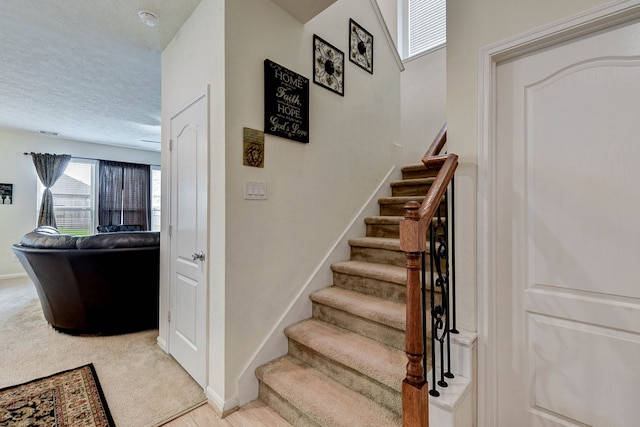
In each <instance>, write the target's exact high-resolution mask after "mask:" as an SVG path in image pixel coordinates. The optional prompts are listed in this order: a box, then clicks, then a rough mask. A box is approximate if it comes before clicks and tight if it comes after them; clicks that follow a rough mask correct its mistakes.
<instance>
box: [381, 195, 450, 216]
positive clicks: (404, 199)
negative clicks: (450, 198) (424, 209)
mask: <svg viewBox="0 0 640 427" xmlns="http://www.w3.org/2000/svg"><path fill="white" fill-rule="evenodd" d="M425 194H426V193H425ZM424 197H425V195H424V194H423V195H422V196H398V197H383V198H380V199H378V205H379V206H380V215H382V216H402V217H404V215H405V213H406V210H405V208H404V207H405V205H406V204H407V203H408V202H412V201H414V202H418V203H420V204H422V201H423V200H424ZM444 201H445V199H444V197H443V198H442V203H441V204H440V206H441V212H442V214H443V216H446V215H447V209H446V204H445V203H444Z"/></svg>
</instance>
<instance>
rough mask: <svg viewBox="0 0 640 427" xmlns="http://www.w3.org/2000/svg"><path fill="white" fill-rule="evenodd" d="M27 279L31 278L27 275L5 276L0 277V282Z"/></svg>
mask: <svg viewBox="0 0 640 427" xmlns="http://www.w3.org/2000/svg"><path fill="white" fill-rule="evenodd" d="M27 277H29V276H27V273H16V274H3V275H2V276H0V280H14V279H25V278H27Z"/></svg>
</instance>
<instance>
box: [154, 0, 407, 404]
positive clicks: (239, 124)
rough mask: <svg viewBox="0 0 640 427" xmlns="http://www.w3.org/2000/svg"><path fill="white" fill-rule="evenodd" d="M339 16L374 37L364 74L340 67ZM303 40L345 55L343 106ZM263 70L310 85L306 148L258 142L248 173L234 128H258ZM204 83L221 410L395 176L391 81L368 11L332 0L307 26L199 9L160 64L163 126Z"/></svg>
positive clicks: (242, 3) (356, 1) (243, 3)
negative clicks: (251, 188) (271, 67)
mask: <svg viewBox="0 0 640 427" xmlns="http://www.w3.org/2000/svg"><path fill="white" fill-rule="evenodd" d="M222 10H223V11H224V12H223V13H224V22H223V23H221V22H220V13H221V11H222ZM350 17H351V18H353V19H355V20H356V21H357V22H358V23H359V24H361V25H362V26H363V27H365V28H366V29H367V30H368V31H370V32H371V33H373V34H374V38H375V46H374V57H375V58H374V67H375V68H374V74H373V75H371V74H369V73H367V72H366V71H364V70H362V69H360V68H358V67H357V66H356V65H355V64H353V63H351V62H350V61H349V59H348V57H347V56H346V55H347V54H348V25H349V18H350ZM314 33H315V34H318V35H319V36H320V37H322V38H323V39H325V40H326V41H328V42H329V43H331V44H333V45H335V46H336V47H338V48H339V49H341V50H342V51H343V52H344V53H345V96H344V97H342V96H340V95H337V94H335V93H333V92H330V91H328V90H327V89H325V88H323V87H321V86H318V85H316V84H314V83H313V76H312V50H313V49H312V38H313V34H314ZM221 34H223V35H224V37H223V38H222V40H225V45H224V46H223V47H221V46H220V40H221V37H222V36H221ZM265 59H270V60H272V61H274V62H277V63H278V64H280V65H282V66H284V67H286V68H289V69H290V70H293V71H295V72H297V73H299V74H302V75H303V76H305V77H307V78H309V79H310V84H309V86H310V87H309V92H310V142H309V143H308V144H303V143H299V142H295V141H291V140H288V139H284V138H279V137H275V136H271V135H265V151H266V153H265V166H264V168H252V167H248V166H244V165H243V162H242V147H243V144H242V130H243V128H244V127H250V128H253V129H258V130H263V109H264V107H263V102H264V100H263V94H264V88H263V79H264V76H263V61H264V60H265ZM181 63H183V64H184V65H180V64H181ZM219 64H224V65H225V69H224V70H220V69H219V68H218V67H219ZM221 78H224V82H225V85H224V88H219V84H220V79H221ZM207 83H209V84H212V93H213V94H214V95H213V99H212V107H213V110H214V111H213V112H212V115H211V126H212V129H213V130H212V140H211V148H212V155H211V157H210V161H211V162H212V168H211V172H212V177H211V181H210V185H211V186H212V191H210V195H211V196H212V197H213V199H214V200H215V201H214V200H212V204H211V213H210V221H209V223H210V225H211V227H212V229H211V233H210V239H211V242H212V244H213V246H214V249H220V250H221V248H222V247H224V253H218V255H216V256H210V257H209V258H208V259H209V260H212V259H213V260H215V261H214V264H211V265H210V271H211V275H210V290H211V293H212V298H211V299H210V303H211V304H212V306H211V307H210V316H211V320H210V323H209V325H210V327H211V329H212V331H211V333H210V353H211V357H210V360H209V366H210V374H209V387H210V388H211V391H212V393H213V394H214V395H215V396H217V397H218V398H220V399H221V400H222V401H223V402H220V403H223V404H224V405H227V404H228V403H229V402H233V401H234V399H236V397H237V396H238V394H239V392H240V391H239V390H238V384H237V381H238V378H239V376H240V375H241V374H242V373H243V372H244V371H245V368H246V367H247V366H248V364H250V363H251V361H252V358H253V355H254V354H256V353H257V352H258V351H259V350H260V347H261V346H262V345H263V342H264V341H265V340H266V339H267V337H269V336H270V334H271V331H272V329H273V328H274V326H275V325H277V323H278V321H279V319H280V318H281V317H282V316H283V314H284V313H285V312H286V311H287V308H288V307H289V306H290V305H291V304H292V303H293V302H294V301H295V299H296V296H297V294H298V293H299V292H300V289H301V288H302V287H303V286H304V284H305V283H307V281H308V280H309V278H310V277H311V275H312V274H313V272H314V270H315V268H316V267H317V266H318V265H319V264H320V263H321V262H322V260H323V258H324V257H325V256H326V254H327V253H328V252H329V251H330V250H331V248H332V247H333V245H334V243H335V241H336V239H337V238H338V237H339V236H340V235H341V234H342V233H343V232H344V230H345V229H346V228H347V227H348V225H349V223H350V221H351V220H352V219H353V217H354V216H356V215H357V214H358V212H359V210H360V209H361V208H362V206H363V205H364V204H365V203H366V202H367V200H368V199H369V197H370V196H371V195H372V193H374V192H375V190H376V188H377V186H378V185H379V183H380V182H381V181H382V180H383V179H384V178H385V177H386V176H387V174H388V173H389V171H390V170H391V169H392V168H393V165H394V158H393V155H394V149H393V146H394V144H397V143H398V142H399V138H400V69H399V67H398V64H397V63H396V62H395V59H394V57H393V56H392V53H391V50H390V48H389V46H388V44H387V43H386V39H385V37H384V34H383V33H382V27H381V26H380V24H379V21H378V20H377V17H376V15H375V12H374V9H373V7H372V5H371V3H370V1H369V0H340V1H338V2H336V3H334V4H333V5H332V6H330V7H329V8H328V9H327V10H326V11H325V12H323V13H322V14H321V15H319V16H317V17H316V18H314V19H312V20H311V21H309V22H308V23H307V24H305V25H303V24H301V23H300V22H298V21H297V20H295V19H294V18H293V17H292V16H290V15H289V14H287V13H286V12H285V11H284V10H282V9H280V8H279V7H278V6H276V5H275V4H274V3H272V2H271V1H269V0H233V1H227V2H224V3H223V2H222V1H217V0H203V2H202V3H201V4H200V6H199V7H198V9H197V10H196V12H195V13H194V15H193V16H192V17H191V18H190V19H189V21H188V22H187V23H186V24H185V26H184V27H183V29H182V30H181V32H180V33H179V34H178V36H177V37H176V38H175V39H174V40H173V42H172V43H171V45H170V46H169V47H168V48H167V49H165V51H164V52H163V122H165V123H166V120H167V114H168V113H169V112H170V111H171V110H172V109H175V108H176V106H177V105H182V104H184V102H185V101H186V100H187V99H189V97H188V96H187V95H188V94H190V93H194V92H195V91H196V90H198V89H200V88H201V87H202V86H204V85H205V84H207ZM178 88H180V90H178ZM181 91H182V92H184V93H183V94H181V93H180V92H181ZM220 91H223V94H222V95H220V94H219V93H220ZM221 106H223V109H222V110H220V108H221ZM216 111H218V112H216ZM220 111H222V112H220ZM221 129H222V130H223V131H224V134H223V135H220V134H215V135H213V133H215V132H219V131H220V130H221ZM163 141H164V137H163ZM221 149H223V150H224V152H222V151H221ZM221 161H223V163H222V164H221V163H220V162H221ZM164 164H165V160H164V159H163V165H164ZM221 174H223V176H220V175H221ZM254 179H257V180H265V181H266V182H267V193H268V200H266V201H246V200H244V198H243V188H244V182H245V181H246V180H254ZM221 185H224V188H223V189H222V188H221ZM222 194H223V195H224V199H223V200H222V199H220V200H216V199H217V198H218V197H220V196H221V195H222ZM221 207H222V209H223V210H221ZM221 227H222V228H223V229H222V230H220V228H221ZM225 236H226V237H225ZM221 238H224V239H225V240H224V246H221V245H222V242H221V241H220V239H221ZM219 260H223V261H224V265H220V261H219ZM330 284H331V283H326V285H327V286H328V285H330ZM307 304H308V307H309V310H308V314H309V315H310V313H311V304H310V302H308V301H307ZM221 349H223V350H224V354H221V353H220V351H221ZM285 352H286V346H285V347H284V348H283V349H282V354H284V353H285ZM255 392H256V393H257V388H256V389H255Z"/></svg>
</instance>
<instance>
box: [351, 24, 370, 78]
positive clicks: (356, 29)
mask: <svg viewBox="0 0 640 427" xmlns="http://www.w3.org/2000/svg"><path fill="white" fill-rule="evenodd" d="M349 61H351V62H353V63H354V64H356V65H357V66H358V67H360V68H362V69H364V70H367V71H368V72H369V73H371V74H373V35H372V34H371V33H370V32H368V31H367V30H365V29H364V28H362V27H361V26H360V25H359V24H358V23H357V22H356V21H354V20H353V19H351V18H350V19H349Z"/></svg>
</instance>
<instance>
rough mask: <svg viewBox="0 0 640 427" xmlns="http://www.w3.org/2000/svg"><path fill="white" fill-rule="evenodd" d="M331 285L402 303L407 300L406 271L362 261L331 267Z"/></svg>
mask: <svg viewBox="0 0 640 427" xmlns="http://www.w3.org/2000/svg"><path fill="white" fill-rule="evenodd" d="M331 270H332V271H333V284H334V285H335V286H337V287H339V288H343V289H348V290H351V291H354V292H361V293H363V294H366V295H371V296H375V297H378V298H384V299H389V300H392V301H396V302H400V303H404V302H406V298H407V292H406V291H407V289H406V287H407V286H406V285H407V269H406V268H402V267H398V266H395V265H385V264H378V263H373V262H363V261H343V262H337V263H335V264H332V265H331Z"/></svg>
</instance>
